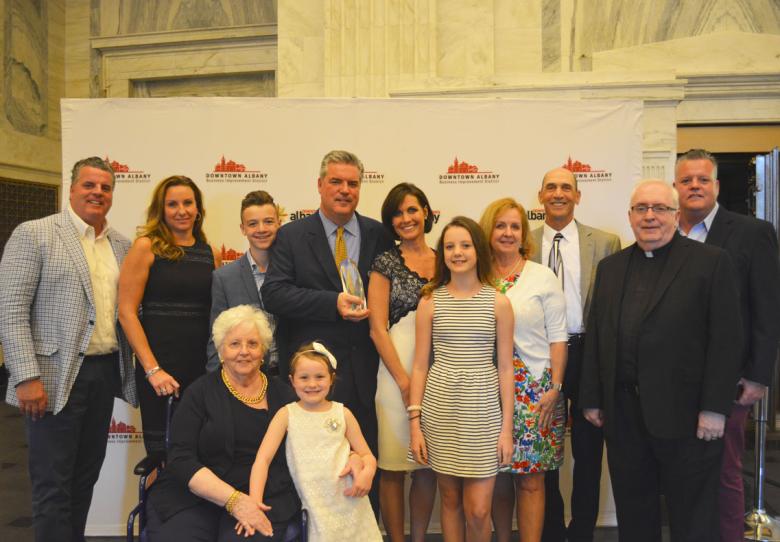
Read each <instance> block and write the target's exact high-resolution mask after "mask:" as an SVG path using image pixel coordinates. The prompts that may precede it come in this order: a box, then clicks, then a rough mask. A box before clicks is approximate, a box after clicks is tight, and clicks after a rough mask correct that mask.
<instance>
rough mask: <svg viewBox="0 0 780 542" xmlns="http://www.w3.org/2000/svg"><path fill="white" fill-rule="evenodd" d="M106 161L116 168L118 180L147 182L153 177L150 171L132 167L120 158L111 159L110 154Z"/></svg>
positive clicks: (115, 173)
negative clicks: (119, 159)
mask: <svg viewBox="0 0 780 542" xmlns="http://www.w3.org/2000/svg"><path fill="white" fill-rule="evenodd" d="M105 161H106V162H108V164H109V165H110V166H111V169H113V170H114V179H115V180H116V181H118V182H132V183H145V182H149V181H150V180H151V179H152V176H151V175H150V174H149V173H146V172H144V171H143V170H140V169H130V166H128V165H127V164H123V163H122V162H120V161H118V160H111V158H109V157H108V155H106V157H105Z"/></svg>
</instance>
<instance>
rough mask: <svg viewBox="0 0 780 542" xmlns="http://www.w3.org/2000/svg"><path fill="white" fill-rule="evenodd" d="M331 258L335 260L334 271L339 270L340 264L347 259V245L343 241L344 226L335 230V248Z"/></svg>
mask: <svg viewBox="0 0 780 542" xmlns="http://www.w3.org/2000/svg"><path fill="white" fill-rule="evenodd" d="M333 257H334V258H335V259H336V269H339V270H341V262H343V261H344V260H346V259H347V243H346V242H345V241H344V226H339V228H338V229H337V230H336V246H335V247H334V251H333Z"/></svg>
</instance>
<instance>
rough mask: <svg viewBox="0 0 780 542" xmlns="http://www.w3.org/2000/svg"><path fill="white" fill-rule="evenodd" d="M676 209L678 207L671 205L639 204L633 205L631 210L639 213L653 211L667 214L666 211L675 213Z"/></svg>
mask: <svg viewBox="0 0 780 542" xmlns="http://www.w3.org/2000/svg"><path fill="white" fill-rule="evenodd" d="M676 210H677V208H676V207H669V206H668V205H644V204H639V205H634V206H633V207H631V212H632V213H635V214H638V215H644V214H647V211H653V212H654V213H655V214H666V213H673V212H674V211H676Z"/></svg>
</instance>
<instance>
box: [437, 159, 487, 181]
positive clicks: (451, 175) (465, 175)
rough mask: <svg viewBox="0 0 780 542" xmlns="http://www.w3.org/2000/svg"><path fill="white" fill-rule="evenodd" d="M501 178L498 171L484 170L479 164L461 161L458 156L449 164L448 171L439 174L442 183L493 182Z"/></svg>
mask: <svg viewBox="0 0 780 542" xmlns="http://www.w3.org/2000/svg"><path fill="white" fill-rule="evenodd" d="M500 180H501V178H500V175H499V174H498V173H493V172H492V171H484V170H481V169H479V166H476V165H474V164H469V163H468V162H466V161H459V160H458V157H457V156H456V157H455V160H453V162H452V164H450V165H449V166H447V173H442V174H440V175H439V183H440V184H488V183H491V184H492V183H498V182H500Z"/></svg>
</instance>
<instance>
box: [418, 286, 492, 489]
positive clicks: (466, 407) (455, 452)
mask: <svg viewBox="0 0 780 542" xmlns="http://www.w3.org/2000/svg"><path fill="white" fill-rule="evenodd" d="M433 302H434V311H433V335H432V340H433V356H434V361H433V365H432V366H431V368H430V370H429V372H428V379H427V381H426V383H425V393H424V394H423V401H422V418H421V419H420V424H421V428H422V432H423V436H424V437H425V444H426V447H427V449H428V463H429V464H430V465H431V468H433V470H434V471H435V472H437V473H442V474H449V475H451V476H459V477H463V478H485V477H489V476H495V474H496V473H497V472H498V457H497V451H496V450H497V445H498V435H499V433H500V432H501V405H500V402H499V393H498V371H497V370H496V367H495V365H494V364H493V353H494V351H495V342H496V313H495V304H496V291H495V290H494V289H493V288H491V287H490V286H487V285H483V286H482V289H481V290H480V291H479V292H478V293H477V294H476V295H475V296H474V297H470V298H466V299H456V298H454V297H452V295H450V293H449V291H447V287H446V286H442V287H440V288H437V289H436V290H434V292H433Z"/></svg>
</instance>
